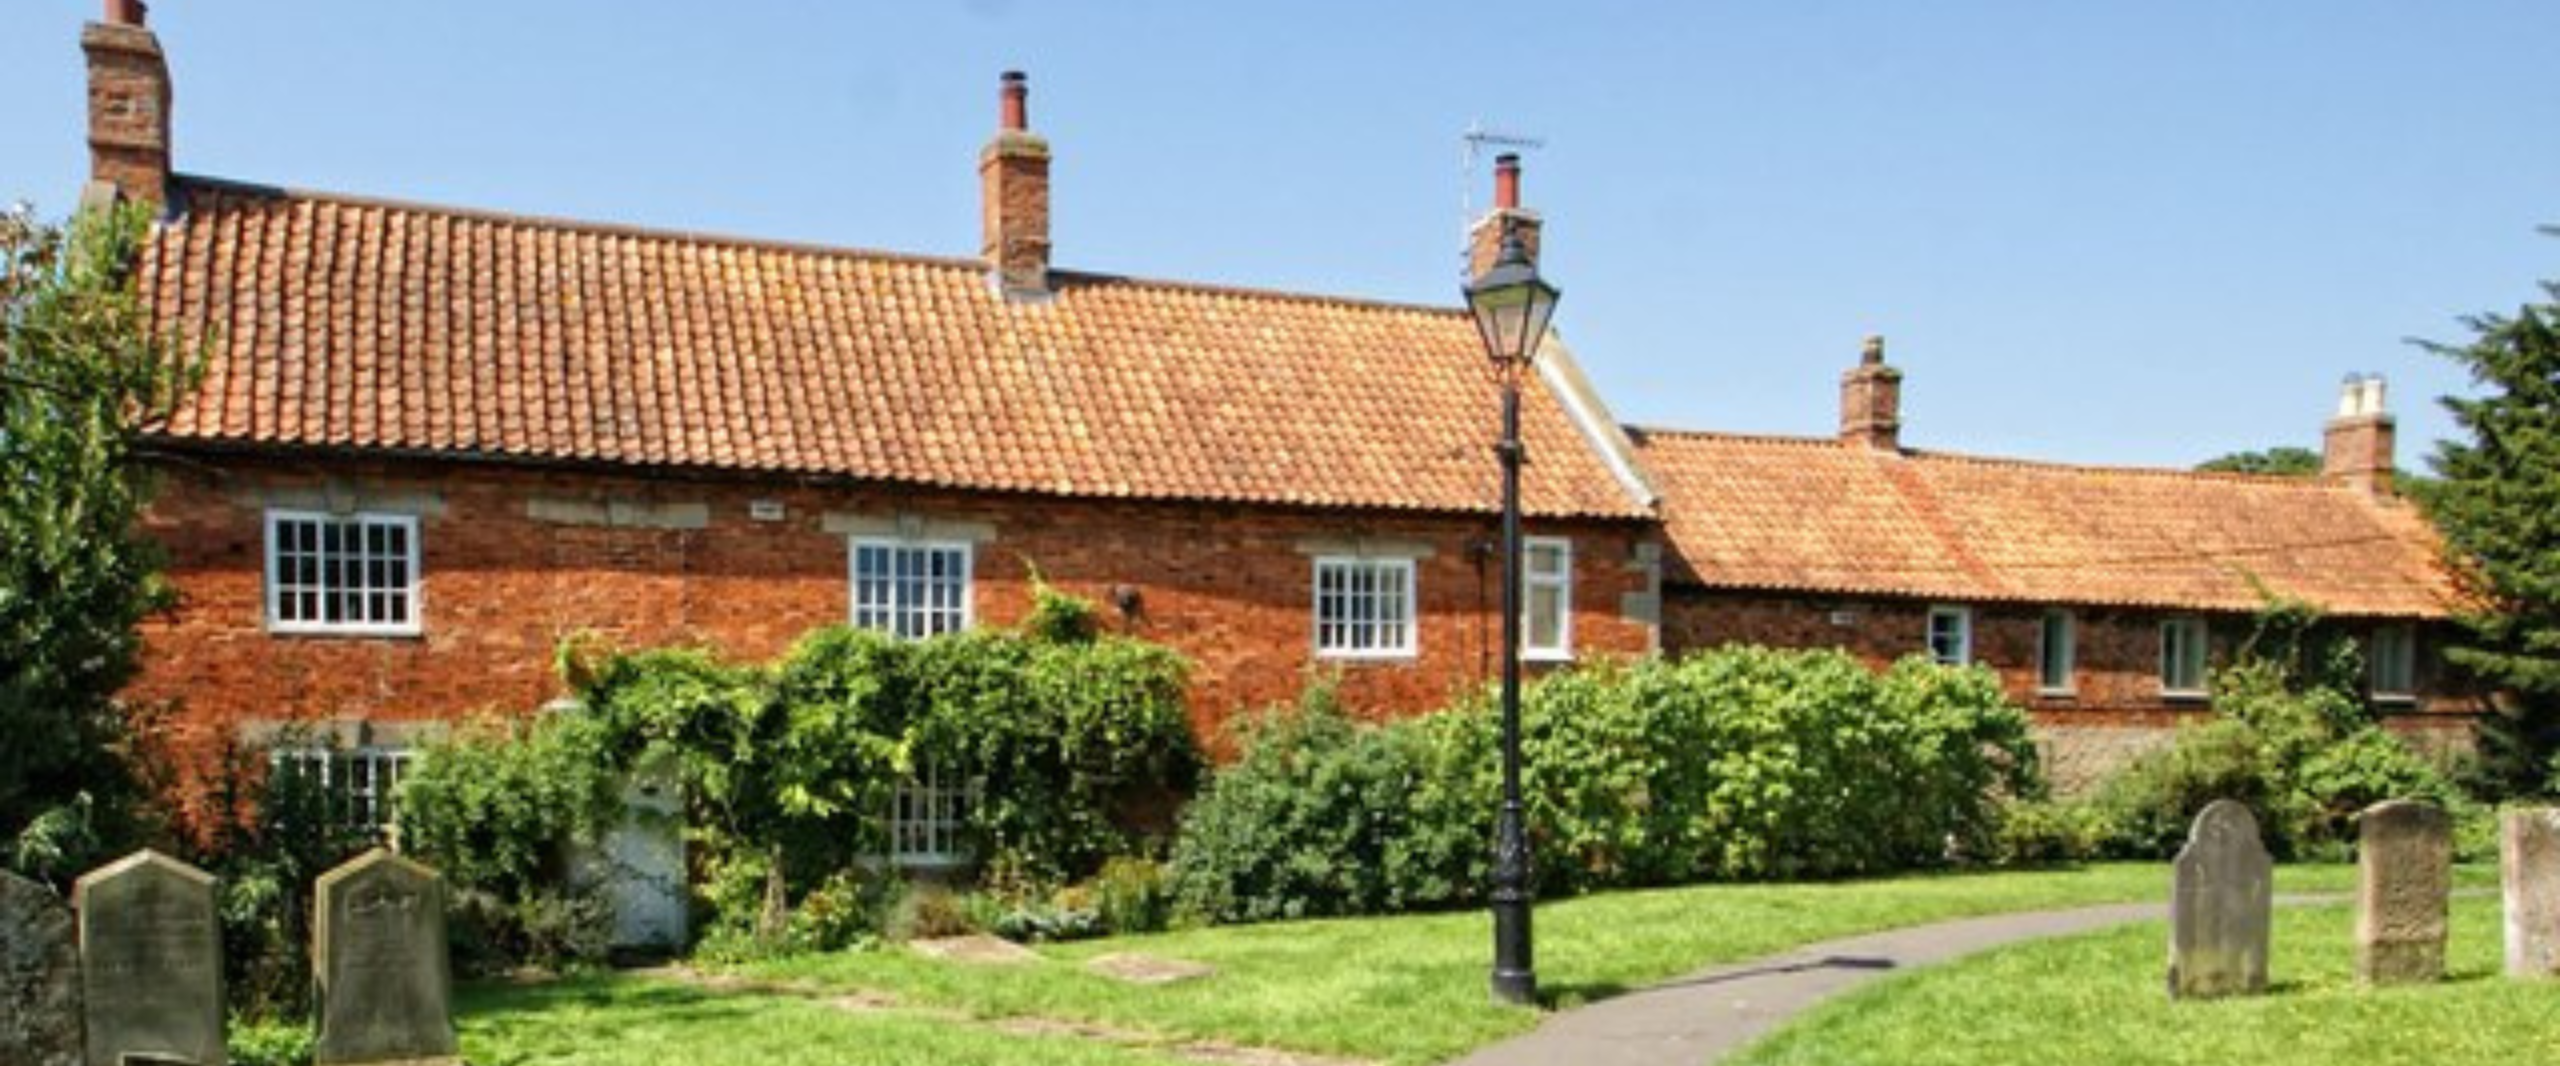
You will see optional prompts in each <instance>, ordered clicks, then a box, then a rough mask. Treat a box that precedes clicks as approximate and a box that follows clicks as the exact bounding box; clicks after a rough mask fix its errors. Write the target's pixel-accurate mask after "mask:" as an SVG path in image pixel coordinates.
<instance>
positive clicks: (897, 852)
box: [887, 762, 979, 869]
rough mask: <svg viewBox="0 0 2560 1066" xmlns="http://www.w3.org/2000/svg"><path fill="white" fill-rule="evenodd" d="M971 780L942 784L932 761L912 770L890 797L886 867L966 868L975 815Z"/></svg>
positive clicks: (974, 790)
mask: <svg viewBox="0 0 2560 1066" xmlns="http://www.w3.org/2000/svg"><path fill="white" fill-rule="evenodd" d="M978 802H979V785H978V782H977V781H976V780H975V779H971V780H968V781H957V782H951V781H944V780H942V778H941V775H940V774H939V773H938V772H936V770H935V769H934V766H933V764H932V763H929V762H928V763H923V764H921V765H919V766H917V767H916V770H915V773H913V774H911V775H909V776H907V777H905V778H903V779H901V780H900V781H899V782H898V787H897V789H896V791H895V792H893V793H892V794H891V795H890V797H889V817H888V826H887V828H888V838H889V863H890V865H892V866H896V867H899V868H902V869H947V868H950V867H955V866H965V865H967V864H968V863H969V861H970V860H971V859H972V858H974V857H975V856H974V855H973V854H972V853H971V851H970V849H969V844H968V832H969V818H970V816H971V815H972V814H974V813H975V812H976V811H977V808H978Z"/></svg>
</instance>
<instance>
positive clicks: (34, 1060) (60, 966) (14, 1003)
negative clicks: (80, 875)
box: [0, 870, 81, 1066]
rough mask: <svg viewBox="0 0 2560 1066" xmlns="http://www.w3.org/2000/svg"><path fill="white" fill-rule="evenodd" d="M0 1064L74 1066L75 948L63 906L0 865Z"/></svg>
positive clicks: (76, 1052) (76, 1025)
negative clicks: (0, 867) (0, 868)
mask: <svg viewBox="0 0 2560 1066" xmlns="http://www.w3.org/2000/svg"><path fill="white" fill-rule="evenodd" d="M0 1062H4V1063H8V1064H10V1066H17V1064H19V1063H25V1064H26V1066H80V1062H81V1058H80V953H79V948H78V947H77V946H76V945H75V943H74V942H73V940H72V930H71V911H70V910H69V909H68V908H66V907H64V906H63V905H62V900H61V898H60V897H58V896H55V895H54V894H53V890H52V889H50V888H46V887H45V886H43V885H40V884H37V883H35V882H33V881H29V880H27V879H25V878H23V877H19V876H17V875H15V874H12V873H10V872H8V871H6V870H0Z"/></svg>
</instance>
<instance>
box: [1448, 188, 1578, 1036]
mask: <svg viewBox="0 0 2560 1066" xmlns="http://www.w3.org/2000/svg"><path fill="white" fill-rule="evenodd" d="M1466 294H1467V309H1468V310H1470V311H1473V312H1475V318H1476V329H1477V330H1478V331H1479V332H1481V333H1482V334H1483V335H1484V349H1485V354H1486V355H1487V356H1489V357H1491V358H1492V359H1493V369H1494V376H1495V378H1496V379H1497V380H1498V381H1500V383H1501V385H1502V443H1501V444H1499V445H1497V446H1496V447H1495V449H1494V451H1495V454H1497V455H1499V456H1500V457H1501V459H1502V813H1501V815H1500V816H1499V818H1498V819H1497V820H1496V821H1495V823H1494V830H1493V833H1494V842H1493V893H1492V896H1493V996H1494V998H1495V999H1497V1000H1500V1001H1502V1002H1504V1003H1529V1002H1533V1001H1535V1000H1536V999H1537V997H1538V972H1537V966H1536V963H1535V962H1534V960H1533V959H1532V955H1533V952H1532V950H1531V948H1530V935H1529V901H1530V896H1531V888H1530V869H1531V863H1530V855H1529V832H1528V826H1527V824H1526V819H1525V817H1524V816H1523V814H1522V811H1521V806H1520V458H1521V456H1520V379H1521V377H1522V376H1523V375H1525V374H1527V373H1528V370H1529V364H1530V361H1531V360H1533V359H1535V358H1536V357H1537V354H1538V342H1539V340H1540V339H1542V338H1544V337H1545V336H1546V334H1547V320H1548V319H1549V318H1551V317H1553V316H1554V315H1555V311H1556V296H1557V292H1556V288H1555V286H1553V285H1549V284H1547V283H1546V282H1545V281H1544V280H1542V279H1540V278H1539V277H1538V267H1537V264H1536V263H1533V262H1531V261H1530V259H1529V250H1528V248H1527V247H1525V246H1523V245H1522V244H1521V242H1520V235H1519V233H1517V232H1516V231H1514V230H1512V229H1511V228H1510V226H1509V223H1508V221H1507V220H1506V223H1505V228H1504V231H1503V234H1502V250H1501V252H1500V253H1499V254H1497V255H1496V256H1495V257H1494V261H1493V265H1492V266H1490V267H1487V268H1486V269H1485V271H1484V273H1482V274H1478V275H1476V277H1475V280H1474V281H1471V282H1469V283H1468V284H1467V286H1466Z"/></svg>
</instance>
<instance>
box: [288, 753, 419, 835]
mask: <svg viewBox="0 0 2560 1066" xmlns="http://www.w3.org/2000/svg"><path fill="white" fill-rule="evenodd" d="M416 761H417V756H416V754H415V753H414V752H411V751H409V750H407V749H405V748H379V747H365V748H347V749H340V748H332V747H289V748H276V749H274V750H272V751H269V752H268V753H267V772H268V773H269V774H273V775H276V776H277V777H278V778H280V779H281V780H279V781H277V782H276V784H277V785H280V786H283V787H287V788H292V789H297V790H301V794H303V795H306V796H309V797H311V799H312V801H313V802H315V803H316V804H317V805H318V807H319V812H318V813H319V815H320V817H322V818H325V819H327V821H328V823H329V824H328V826H327V827H326V828H327V829H329V830H331V831H335V832H344V833H356V834H360V835H363V836H367V837H371V838H374V839H376V840H383V839H388V837H389V835H390V833H391V831H392V827H393V825H394V824H396V821H397V817H398V814H399V812H398V811H397V810H395V809H394V807H393V803H394V801H395V800H396V799H397V798H398V796H399V790H400V782H401V780H402V779H404V778H406V777H407V776H408V774H409V768H410V767H411V766H412V765H414V764H415V763H416Z"/></svg>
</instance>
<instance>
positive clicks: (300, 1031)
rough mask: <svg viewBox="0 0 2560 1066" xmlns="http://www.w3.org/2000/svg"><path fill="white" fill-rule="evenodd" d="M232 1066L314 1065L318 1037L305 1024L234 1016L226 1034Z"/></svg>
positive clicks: (224, 1036)
mask: <svg viewBox="0 0 2560 1066" xmlns="http://www.w3.org/2000/svg"><path fill="white" fill-rule="evenodd" d="M223 1042H224V1043H225V1044H227V1045H229V1049H230V1052H231V1056H230V1057H231V1066H311V1054H312V1049H313V1047H314V1045H316V1044H318V1043H319V1038H318V1035H317V1034H315V1033H313V1032H312V1031H311V1025H310V1023H308V1022H303V1021H281V1020H276V1019H272V1018H252V1017H241V1016H236V1015H235V1016H233V1017H232V1019H231V1024H230V1026H229V1027H228V1028H227V1029H226V1030H225V1031H224V1034H223Z"/></svg>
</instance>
